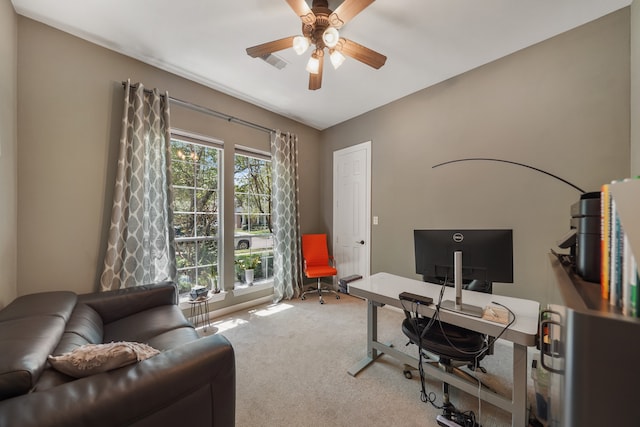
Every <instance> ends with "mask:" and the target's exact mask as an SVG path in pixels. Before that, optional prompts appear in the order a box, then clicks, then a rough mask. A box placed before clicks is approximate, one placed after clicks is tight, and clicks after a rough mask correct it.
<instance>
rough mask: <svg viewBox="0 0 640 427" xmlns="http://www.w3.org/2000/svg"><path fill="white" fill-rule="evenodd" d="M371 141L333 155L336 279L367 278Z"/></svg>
mask: <svg viewBox="0 0 640 427" xmlns="http://www.w3.org/2000/svg"><path fill="white" fill-rule="evenodd" d="M370 218H371V141H368V142H364V143H362V144H358V145H354V146H352V147H349V148H345V149H342V150H338V151H335V152H334V153H333V253H334V254H333V255H334V257H335V259H336V266H337V269H338V277H346V276H350V275H352V274H359V275H361V276H363V277H367V276H369V272H370V265H371V259H370V258H371V246H370V239H371V224H370Z"/></svg>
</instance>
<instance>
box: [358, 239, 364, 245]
mask: <svg viewBox="0 0 640 427" xmlns="http://www.w3.org/2000/svg"><path fill="white" fill-rule="evenodd" d="M356 243H360V244H361V245H364V240H360V241H359V242H356Z"/></svg>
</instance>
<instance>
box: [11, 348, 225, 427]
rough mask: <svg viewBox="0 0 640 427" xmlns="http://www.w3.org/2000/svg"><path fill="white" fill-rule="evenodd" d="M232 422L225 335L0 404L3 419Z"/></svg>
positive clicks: (28, 423)
mask: <svg viewBox="0 0 640 427" xmlns="http://www.w3.org/2000/svg"><path fill="white" fill-rule="evenodd" d="M187 420H188V421H189V425H190V426H192V427H195V426H204V425H207V426H212V425H215V426H233V425H234V422H235V356H234V351H233V347H232V346H231V344H230V343H229V341H227V339H226V338H225V337H223V336H221V335H211V336H207V337H204V338H200V339H197V340H194V341H191V342H189V343H187V344H185V345H182V346H180V347H177V348H174V349H171V350H167V351H165V352H163V353H161V354H159V355H157V356H154V357H152V358H150V359H147V360H145V361H142V362H139V363H136V364H133V365H129V366H126V367H124V368H120V369H116V370H113V371H110V372H105V373H102V374H97V375H93V376H90V377H86V378H81V379H77V380H75V381H71V382H68V383H65V384H63V385H60V386H57V387H54V388H52V389H49V390H46V391H41V392H34V393H30V394H26V395H22V396H19V397H16V398H13V399H8V400H5V401H1V402H0V425H2V426H5V425H6V426H9V425H15V426H18V425H19V426H22V427H36V426H37V427H63V426H64V427H76V426H77V427H79V426H89V425H90V426H94V427H102V426H104V427H110V426H126V425H127V426H128V425H133V424H135V425H144V426H146V425H182V424H184V422H185V421H187Z"/></svg>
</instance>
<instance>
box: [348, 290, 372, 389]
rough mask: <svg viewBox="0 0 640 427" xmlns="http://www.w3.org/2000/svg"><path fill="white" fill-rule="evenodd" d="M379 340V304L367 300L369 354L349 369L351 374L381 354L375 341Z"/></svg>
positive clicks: (360, 369) (353, 375) (353, 374)
mask: <svg viewBox="0 0 640 427" xmlns="http://www.w3.org/2000/svg"><path fill="white" fill-rule="evenodd" d="M377 340H378V306H377V305H376V303H374V302H373V301H371V300H367V356H366V357H365V358H364V359H362V360H361V361H360V362H358V363H356V364H355V365H353V366H352V367H351V369H349V370H348V371H347V372H349V375H351V376H352V377H355V376H356V375H357V374H358V373H359V372H360V371H362V370H363V369H364V368H366V367H367V366H369V364H371V363H372V362H373V361H374V360H376V359H377V358H378V356H379V354H378V350H376V348H375V347H374V344H373V343H374V342H376V341H377Z"/></svg>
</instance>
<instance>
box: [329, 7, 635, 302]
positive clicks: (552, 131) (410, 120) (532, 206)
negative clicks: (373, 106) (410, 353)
mask: <svg viewBox="0 0 640 427" xmlns="http://www.w3.org/2000/svg"><path fill="white" fill-rule="evenodd" d="M629 31H630V28H629V9H628V8H627V9H624V10H621V11H619V12H616V13H614V14H611V15H609V16H606V17H604V18H602V19H600V20H598V21H595V22H592V23H589V24H587V25H585V26H583V27H580V28H578V29H575V30H573V31H570V32H567V33H564V34H562V35H559V36H557V37H555V38H553V39H550V40H547V41H545V42H542V43H540V44H538V45H536V46H533V47H530V48H528V49H524V50H522V51H519V52H517V53H515V54H512V55H510V56H508V57H505V58H503V59H500V60H498V61H495V62H493V63H490V64H488V65H485V66H482V67H480V68H477V69H475V70H472V71H470V72H468V73H466V74H464V75H461V76H458V77H456V78H453V79H451V80H449V81H446V82H444V83H442V84H439V85H437V86H435V87H431V88H428V89H426V90H423V91H421V92H418V93H415V94H413V95H410V96H408V97H406V98H404V99H402V100H400V101H397V102H394V103H392V104H389V105H387V106H384V107H382V108H379V109H377V110H375V111H372V112H369V113H367V114H364V115H362V116H360V117H357V118H355V119H352V120H350V121H348V122H345V123H343V124H340V125H338V126H335V127H333V128H331V129H328V130H326V131H324V132H323V134H322V144H323V150H324V151H323V169H322V170H323V173H324V175H323V177H322V189H323V193H322V194H323V201H324V202H323V218H324V220H323V223H324V224H327V225H328V226H329V225H330V224H332V220H333V219H332V210H331V206H332V203H331V201H332V181H331V169H332V165H331V162H332V153H333V151H335V150H337V149H340V148H343V147H346V146H350V145H353V144H357V143H360V142H363V141H367V140H371V141H372V163H373V164H372V215H376V216H378V217H379V221H380V222H379V225H374V226H372V227H373V228H372V242H371V248H372V249H371V251H372V252H371V256H372V258H371V261H372V262H371V265H372V273H375V272H379V271H387V272H390V273H395V274H399V275H402V276H407V277H415V278H418V276H417V275H415V273H414V271H415V269H414V254H413V229H417V228H494V227H495V228H512V229H513V230H514V274H515V284H513V285H505V284H502V285H499V286H495V287H494V292H496V293H500V294H506V295H513V296H519V297H524V298H530V299H535V300H538V301H540V302H542V303H544V302H545V301H546V298H547V293H548V289H547V286H548V283H549V268H548V262H547V257H546V254H547V253H548V252H549V249H550V248H552V247H554V246H555V242H556V240H557V239H558V238H559V237H560V236H561V235H562V234H564V233H565V232H566V231H568V229H569V207H570V205H571V204H572V203H574V202H575V201H577V200H578V198H579V196H580V193H579V192H578V191H576V190H575V189H573V188H571V187H570V186H568V185H566V184H563V183H561V182H559V181H558V180H555V179H552V178H550V177H549V176H547V175H544V174H541V173H537V172H534V171H532V170H530V169H526V168H523V167H518V166H513V165H508V164H502V163H493V162H480V161H478V162H463V163H456V164H451V165H448V166H442V167H438V168H435V169H433V168H432V166H433V165H436V164H439V163H441V162H446V161H449V160H454V159H461V158H471V157H487V158H499V159H506V160H510V161H515V162H521V163H525V164H528V165H531V166H534V167H537V168H540V169H543V170H546V171H549V172H551V173H553V174H556V175H559V176H561V177H562V178H564V179H566V180H568V181H570V182H572V183H574V184H576V185H578V186H579V187H582V188H583V189H585V190H586V191H599V189H600V185H601V184H602V183H604V182H608V181H610V180H612V179H617V178H623V177H626V176H628V175H629V108H630V107H629V103H630V96H629V90H630V88H629V85H630V83H629V80H630V63H629V61H630V60H629V49H630V48H629Z"/></svg>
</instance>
